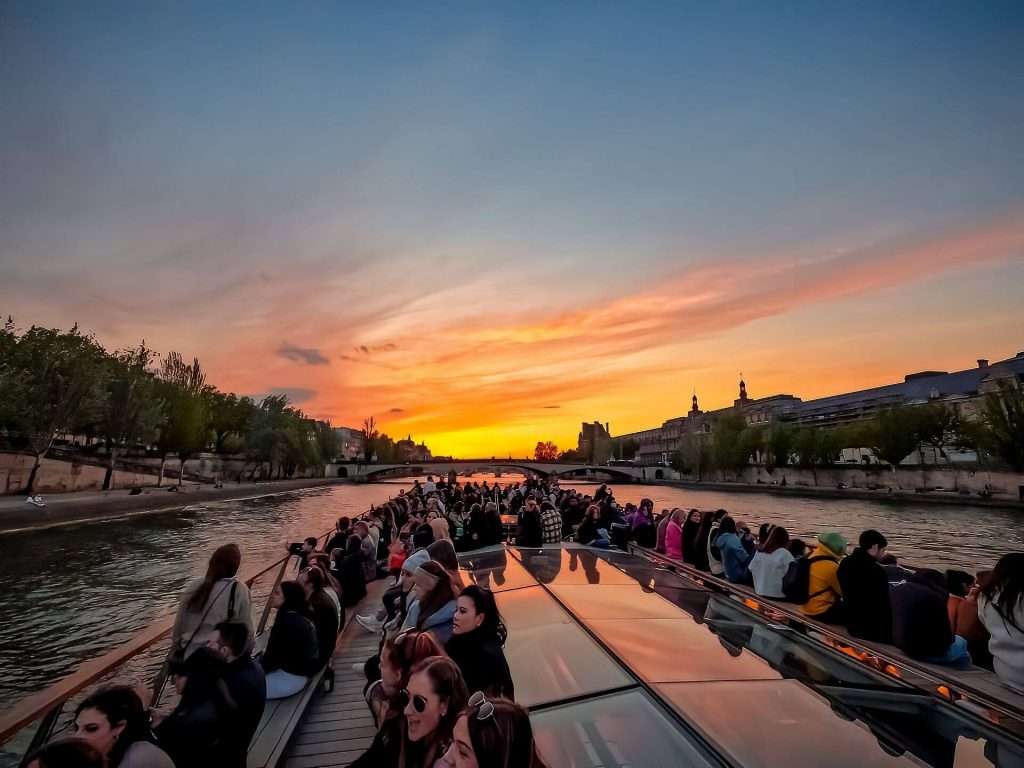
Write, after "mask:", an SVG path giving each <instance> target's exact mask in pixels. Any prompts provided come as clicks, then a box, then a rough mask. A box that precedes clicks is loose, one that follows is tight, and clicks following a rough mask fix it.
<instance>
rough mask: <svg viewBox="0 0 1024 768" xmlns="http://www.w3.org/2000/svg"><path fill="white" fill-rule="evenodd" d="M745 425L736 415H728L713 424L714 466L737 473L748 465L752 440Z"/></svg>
mask: <svg viewBox="0 0 1024 768" xmlns="http://www.w3.org/2000/svg"><path fill="white" fill-rule="evenodd" d="M746 432H747V425H746V421H744V419H743V417H742V416H741V415H740V414H738V413H730V414H726V415H724V416H722V417H720V418H719V419H718V420H717V421H716V422H715V427H714V433H713V442H714V446H713V448H712V456H713V459H714V463H715V466H716V467H718V468H719V469H722V470H727V471H733V472H737V471H739V470H741V469H743V468H744V467H745V466H747V464H749V463H750V453H751V445H752V440H751V438H750V436H749V435H747V434H746Z"/></svg>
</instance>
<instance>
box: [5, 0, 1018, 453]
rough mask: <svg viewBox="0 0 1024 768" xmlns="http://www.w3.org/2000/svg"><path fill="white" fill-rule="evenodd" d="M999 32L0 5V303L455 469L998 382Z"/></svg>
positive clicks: (1006, 97) (1002, 109)
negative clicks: (909, 378) (660, 431)
mask: <svg viewBox="0 0 1024 768" xmlns="http://www.w3.org/2000/svg"><path fill="white" fill-rule="evenodd" d="M940 5H941V4H940ZM1022 19H1024V7H1021V6H1019V5H1016V4H1007V5H1006V6H1002V5H999V4H998V3H993V4H986V5H985V6H984V7H977V8H970V7H965V6H962V5H956V4H949V5H948V6H947V5H943V6H941V8H937V7H935V6H930V7H929V8H928V9H927V10H923V9H917V10H914V9H910V8H897V9H893V8H890V7H888V6H887V5H885V4H877V5H870V4H867V5H862V6H859V7H858V8H847V9H823V8H822V9H818V8H813V9H812V8H807V9H804V11H802V12H800V13H798V14H793V13H786V12H783V11H781V10H779V9H770V8H754V9H749V10H746V11H740V10H735V9H733V10H728V9H707V8H701V7H699V6H693V7H686V6H682V5H680V6H678V7H673V8H670V9H660V10H659V11H658V12H651V13H647V14H638V13H635V12H630V11H629V10H628V9H625V8H621V9H616V8H606V9H596V8H595V9H592V10H591V11H590V12H589V13H587V14H579V13H573V12H570V11H568V10H565V9H557V8H548V7H544V6H542V5H538V6H533V5H531V4H529V3H527V4H522V5H520V6H517V7H515V8H507V9H501V10H484V9H481V8H478V7H475V6H469V5H467V6H466V7H465V8H464V9H462V11H461V12H452V13H445V12H442V11H440V10H437V9H433V10H430V11H429V12H428V10H427V9H421V8H418V7H416V6H409V7H406V8H393V9H390V10H380V9H377V10H376V11H373V12H370V11H366V10H362V9H344V8H334V7H323V8H303V9H267V10H266V12H265V13H258V14H252V13H246V12H245V8H244V6H240V5H239V6H237V7H232V6H231V5H230V4H225V5H224V6H219V7H217V8H210V7H207V6H205V5H201V4H196V5H188V4H179V5H176V6H175V7H173V8H148V7H147V8H139V7H136V6H134V5H130V4H123V5H122V6H118V4H117V3H114V4H112V5H110V6H107V7H105V8H104V9H95V8H93V9H88V8H84V7H78V6H73V5H69V6H66V7H63V8H60V9H49V8H44V7H41V6H36V5H23V6H19V7H17V8H14V9H12V10H11V11H10V12H9V13H8V14H7V22H8V23H6V25H5V26H0V61H2V62H3V63H4V65H5V66H3V67H0V92H3V93H5V94H7V95H9V97H10V98H8V99H6V100H5V101H7V102H8V103H10V104H14V105H15V106H16V108H15V109H10V110H5V115H4V117H3V118H0V174H2V175H3V177H4V179H5V184H4V185H2V187H0V232H2V233H3V234H4V237H3V238H2V239H0V312H2V313H3V314H4V315H6V314H8V313H11V314H13V315H14V317H15V319H16V321H17V322H18V323H19V324H20V325H23V326H27V325H30V324H33V323H34V324H40V325H52V326H59V327H69V326H70V325H71V324H72V323H74V322H78V323H79V324H80V325H81V326H82V327H83V328H86V329H90V330H93V331H95V333H96V334H97V336H98V338H99V340H100V341H101V342H102V343H103V344H104V345H105V346H107V347H108V348H118V347H123V346H127V345H131V344H134V343H137V342H138V341H139V340H140V339H145V340H146V342H147V343H148V344H149V345H150V346H151V347H153V348H155V349H158V350H159V351H161V352H168V351H170V350H176V351H179V352H181V353H183V354H184V355H186V356H188V357H191V356H193V355H195V356H197V357H198V358H199V359H200V361H201V362H202V363H203V365H204V368H205V369H206V370H207V372H208V380H209V381H211V382H212V383H214V384H216V385H217V386H218V387H219V388H220V389H222V390H224V391H234V392H237V393H239V394H249V395H262V394H266V393H270V392H284V393H287V394H289V395H290V397H291V399H292V400H293V402H294V403H295V404H296V405H297V406H298V407H300V408H302V409H303V410H304V411H305V412H306V413H308V414H309V415H310V416H314V417H316V418H326V419H329V420H330V421H331V422H332V423H333V424H335V425H345V426H351V427H359V426H360V425H361V423H362V420H363V418H364V417H366V416H371V415H372V416H374V417H375V418H376V420H377V422H378V426H379V428H380V429H382V430H384V431H386V432H388V433H389V434H390V435H391V436H392V437H394V438H396V439H398V438H400V437H404V436H405V435H406V434H409V433H411V434H412V436H413V438H414V439H415V440H416V441H417V442H419V441H424V442H426V443H427V445H429V446H430V448H431V450H432V451H433V452H434V453H435V454H438V455H453V456H456V457H470V456H472V457H481V456H490V455H495V456H501V455H508V454H510V453H511V454H512V455H513V456H522V455H527V454H529V453H532V451H533V447H534V445H535V444H536V442H537V441H538V440H552V441H553V442H555V443H556V444H557V445H558V446H559V448H561V449H563V450H564V449H567V448H572V447H575V443H576V434H577V432H578V430H579V426H580V423H581V422H584V421H595V420H596V421H601V422H602V423H603V422H606V421H607V422H610V423H611V427H612V432H613V434H623V433H627V432H632V431H636V430H639V429H644V428H651V427H656V426H659V425H660V424H661V423H662V422H663V421H664V420H665V419H668V418H671V417H674V416H679V415H682V414H684V413H685V412H686V411H687V410H688V409H689V405H690V396H691V394H692V392H693V391H694V390H696V391H697V394H698V396H699V398H700V402H701V407H702V408H704V409H708V410H709V409H714V408H718V407H723V406H726V405H729V404H731V402H732V400H733V399H734V398H735V396H736V386H737V380H738V376H739V372H740V371H742V372H743V374H744V376H745V378H746V380H747V384H748V390H749V391H750V394H751V396H752V397H763V396H766V395H770V394H777V393H788V394H793V395H796V396H798V397H801V398H804V399H811V398H814V397H821V396H825V395H829V394H835V393H840V392H846V391H851V390H856V389H862V388H866V387H871V386H877V385H881V384H886V383H892V382H895V381H901V380H902V378H903V376H904V375H905V374H907V373H910V372H913V371H916V370H922V369H941V370H961V369H964V368H969V367H971V366H972V365H973V364H974V361H975V359H976V358H979V357H985V358H989V359H991V360H993V361H995V360H998V359H1003V358H1007V357H1012V356H1013V355H1014V354H1016V353H1017V352H1019V351H1021V350H1022V349H1024V333H1022V330H1021V329H1024V301H1022V300H1021V298H1020V291H1019V286H1020V285H1024V139H1022V137H1021V135H1020V132H1019V130H1017V129H1018V128H1019V126H1020V125H1024V102H1022V101H1021V100H1020V99H1019V98H1017V94H1018V91H1019V87H1018V86H1019V74H1015V73H1019V72H1020V71H1024V51H1022V49H1021V47H1020V46H1019V44H1018V43H1019V40H1017V38H1016V37H1015V35H1014V34H1013V30H1014V29H1019V28H1020V24H1021V22H1022ZM864 40H871V41H872V45H871V46H865V45H864V44H863V41H864ZM952 51H956V52H957V53H956V55H955V56H954V54H953V53H952Z"/></svg>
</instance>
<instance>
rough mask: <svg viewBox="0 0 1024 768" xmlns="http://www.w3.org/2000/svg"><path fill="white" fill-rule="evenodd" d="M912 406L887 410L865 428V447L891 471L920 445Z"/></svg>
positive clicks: (916, 419) (915, 415)
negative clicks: (890, 468)
mask: <svg viewBox="0 0 1024 768" xmlns="http://www.w3.org/2000/svg"><path fill="white" fill-rule="evenodd" d="M913 410H914V409H913V406H898V407H896V408H888V409H886V410H884V411H882V412H881V413H879V414H878V416H877V417H875V419H874V420H873V421H872V422H869V423H868V424H867V425H866V427H865V439H866V442H867V447H868V448H870V449H871V452H872V453H873V454H875V456H877V457H878V459H879V460H881V461H883V462H885V463H886V464H888V465H889V466H890V467H892V471H893V472H895V471H896V467H897V466H899V463H900V462H901V461H903V460H904V459H905V458H907V456H909V455H910V454H911V453H913V451H914V450H915V449H916V448H917V446H918V445H920V443H921V440H920V438H919V436H918V416H917V414H916V413H914V412H913Z"/></svg>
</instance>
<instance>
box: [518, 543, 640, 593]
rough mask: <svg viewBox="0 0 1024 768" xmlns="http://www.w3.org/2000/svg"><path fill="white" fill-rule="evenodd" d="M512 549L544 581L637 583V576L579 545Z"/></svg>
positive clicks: (552, 582)
mask: <svg viewBox="0 0 1024 768" xmlns="http://www.w3.org/2000/svg"><path fill="white" fill-rule="evenodd" d="M514 552H515V556H516V557H518V558H519V559H520V560H521V561H522V563H523V567H525V568H526V570H527V571H529V572H530V574H531V575H532V576H533V577H534V578H535V579H537V581H539V582H541V583H543V584H636V579H634V578H633V577H631V576H629V575H628V574H625V573H623V572H622V571H621V570H619V569H618V568H616V567H615V566H614V565H612V564H611V563H609V562H608V561H607V560H604V559H602V558H600V557H598V556H597V555H596V554H595V553H594V552H593V551H592V550H589V549H584V548H582V547H565V548H562V547H557V548H548V549H525V548H517V549H516V550H514Z"/></svg>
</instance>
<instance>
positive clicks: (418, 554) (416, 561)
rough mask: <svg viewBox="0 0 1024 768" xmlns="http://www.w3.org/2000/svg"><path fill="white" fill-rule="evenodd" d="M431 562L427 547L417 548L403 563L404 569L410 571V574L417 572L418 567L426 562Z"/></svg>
mask: <svg viewBox="0 0 1024 768" xmlns="http://www.w3.org/2000/svg"><path fill="white" fill-rule="evenodd" d="M428 562H430V555H429V554H427V550H425V549H417V550H416V551H415V552H413V553H412V554H411V555H409V556H408V557H407V558H405V562H404V563H402V570H403V571H405V572H406V573H408V574H409V575H410V576H412V575H413V574H415V573H416V569H417V568H419V567H420V566H421V565H423V564H424V563H428Z"/></svg>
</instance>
